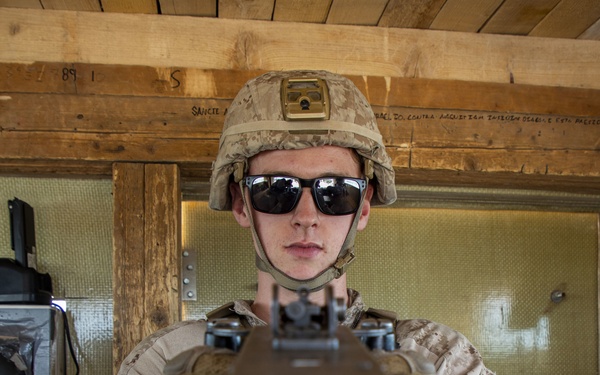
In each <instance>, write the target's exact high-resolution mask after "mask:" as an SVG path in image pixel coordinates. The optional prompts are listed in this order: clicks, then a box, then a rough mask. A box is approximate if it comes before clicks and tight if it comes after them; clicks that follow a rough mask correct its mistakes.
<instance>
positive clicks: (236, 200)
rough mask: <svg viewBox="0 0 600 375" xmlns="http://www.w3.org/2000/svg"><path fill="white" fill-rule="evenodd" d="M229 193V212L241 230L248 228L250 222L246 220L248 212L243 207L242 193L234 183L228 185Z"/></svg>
mask: <svg viewBox="0 0 600 375" xmlns="http://www.w3.org/2000/svg"><path fill="white" fill-rule="evenodd" d="M229 193H230V194H231V212H233V217H235V220H236V221H237V222H238V224H240V226H242V227H243V228H250V220H249V218H248V211H247V210H246V207H245V205H244V200H243V199H242V191H241V190H240V186H239V185H238V184H235V183H231V184H229Z"/></svg>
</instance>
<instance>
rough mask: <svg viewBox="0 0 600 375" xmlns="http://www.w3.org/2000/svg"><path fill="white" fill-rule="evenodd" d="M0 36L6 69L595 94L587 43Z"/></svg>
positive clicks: (364, 31)
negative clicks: (465, 84) (436, 82)
mask: <svg viewBox="0 0 600 375" xmlns="http://www.w3.org/2000/svg"><path fill="white" fill-rule="evenodd" d="M0 30H1V31H0V45H2V46H3V48H2V49H0V61H3V62H30V61H50V62H69V63H81V62H86V63H98V64H118V65H150V66H156V67H171V66H179V67H188V68H198V69H239V70H279V69H294V68H305V69H326V70H331V71H334V72H338V73H341V74H347V75H357V76H361V75H367V76H388V77H418V78H428V79H449V80H462V81H476V82H497V83H509V82H511V81H512V82H515V83H520V84H532V85H541V86H564V87H585V88H594V89H600V64H598V60H600V42H598V41H593V40H570V39H569V40H567V39H546V38H516V37H512V36H504V35H482V34H472V33H457V32H445V31H432V30H414V29H396V28H382V27H372V28H365V27H360V26H345V25H321V24H309V23H288V22H263V21H248V20H232V19H212V18H205V17H176V16H168V15H144V14H106V13H105V14H100V13H99V12H68V11H52V10H32V9H27V10H23V9H16V8H3V9H0ZM199 35H201V36H202V38H199V37H198V36H199ZM307 36H310V37H307ZM109 40H110V41H111V43H107V42H106V41H109ZM298 46H302V48H299V47H298ZM307 51H309V52H308V53H307ZM311 51H312V52H311Z"/></svg>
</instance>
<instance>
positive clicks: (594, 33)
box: [578, 19, 600, 40]
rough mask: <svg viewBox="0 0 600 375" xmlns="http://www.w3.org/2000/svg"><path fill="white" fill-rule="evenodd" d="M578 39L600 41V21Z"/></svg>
mask: <svg viewBox="0 0 600 375" xmlns="http://www.w3.org/2000/svg"><path fill="white" fill-rule="evenodd" d="M578 39H585V40H600V19H599V20H598V21H596V22H595V23H594V24H593V25H592V26H590V27H589V28H588V29H587V30H586V31H584V32H583V33H582V34H581V35H580V36H579V37H578Z"/></svg>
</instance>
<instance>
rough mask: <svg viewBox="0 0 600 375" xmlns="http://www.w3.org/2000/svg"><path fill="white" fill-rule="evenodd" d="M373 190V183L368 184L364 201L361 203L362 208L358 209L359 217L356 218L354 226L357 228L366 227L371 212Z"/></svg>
mask: <svg viewBox="0 0 600 375" xmlns="http://www.w3.org/2000/svg"><path fill="white" fill-rule="evenodd" d="M373 191H374V188H373V185H372V184H369V185H368V186H367V191H366V193H365V202H364V203H363V206H362V210H361V211H360V219H358V226H357V227H356V229H357V230H363V229H365V228H366V227H367V223H368V222H369V215H370V214H371V199H372V198H373Z"/></svg>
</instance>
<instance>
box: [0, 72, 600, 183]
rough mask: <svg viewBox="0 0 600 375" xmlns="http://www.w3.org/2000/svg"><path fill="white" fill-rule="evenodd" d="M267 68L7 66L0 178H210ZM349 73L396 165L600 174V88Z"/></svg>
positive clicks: (1, 89) (0, 91)
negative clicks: (172, 171)
mask: <svg viewBox="0 0 600 375" xmlns="http://www.w3.org/2000/svg"><path fill="white" fill-rule="evenodd" d="M260 73H261V72H260V71H238V70H231V71H223V70H201V69H194V68H191V69H190V68H187V69H186V68H155V67H146V66H115V65H98V64H60V63H51V62H39V63H33V64H22V63H5V64H2V63H0V76H2V77H5V78H6V79H4V80H0V98H1V99H2V100H0V124H1V125H0V173H3V174H15V173H16V174H19V173H20V174H31V173H35V174H44V175H47V174H53V173H55V174H60V175H78V174H80V175H85V176H92V177H93V176H109V175H110V173H111V165H112V163H114V162H142V163H164V162H167V163H176V164H178V165H179V166H180V170H181V174H182V176H183V177H186V178H202V179H207V178H208V176H209V175H210V164H211V163H212V161H213V160H214V159H215V157H216V154H217V148H218V139H219V137H220V134H221V128H222V124H223V121H224V115H225V113H226V110H227V108H228V106H229V104H230V102H231V100H232V98H233V96H234V95H235V94H236V93H237V91H238V90H239V88H240V87H241V86H242V85H243V84H244V82H245V81H246V80H247V79H249V78H250V77H253V76H256V75H258V74H260ZM349 77H350V79H352V80H353V81H354V82H355V83H356V84H357V86H358V87H359V89H361V90H362V91H363V93H364V94H365V96H366V97H367V98H368V99H369V101H370V102H371V103H372V104H373V109H374V111H375V114H376V116H377V118H378V124H379V128H380V130H381V132H382V135H383V138H384V142H385V144H386V146H387V147H388V150H389V153H390V155H392V159H393V165H394V167H395V168H396V169H397V170H403V169H415V170H421V171H436V170H447V171H457V172H460V171H463V172H475V173H481V174H482V184H489V181H488V180H487V179H486V177H485V176H483V175H484V174H490V173H504V172H508V173H515V174H522V175H525V176H528V175H529V176H532V181H533V180H534V179H533V176H537V175H544V176H547V177H546V178H551V176H555V177H556V176H563V177H565V178H569V177H573V178H592V179H593V178H596V177H597V176H598V173H599V172H598V171H599V170H600V168H598V165H597V160H598V152H599V151H598V144H599V142H600V90H593V89H576V88H565V87H539V86H530V85H518V84H498V83H483V82H471V83H469V82H462V81H440V80H429V79H411V78H398V77H391V78H386V77H376V76H349ZM124 82H125V84H124ZM128 82H130V84H128ZM33 107H35V108H36V110H35V111H32V110H31V108H33ZM567 155H568V157H567ZM435 181H436V179H435V178H433V179H423V184H430V183H435ZM484 181H485V182H484ZM561 181H563V180H561ZM578 181H581V180H578ZM399 183H401V182H399ZM561 183H562V182H561ZM500 184H502V182H500ZM532 184H533V182H532ZM534 185H535V184H534ZM559 188H560V187H557V189H559ZM582 189H587V187H583V186H582Z"/></svg>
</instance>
